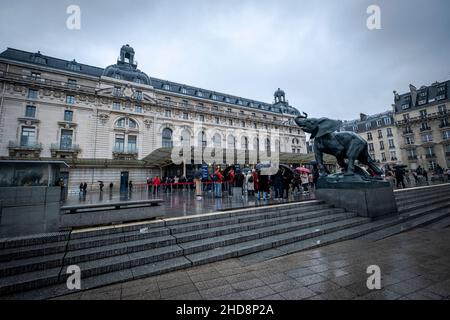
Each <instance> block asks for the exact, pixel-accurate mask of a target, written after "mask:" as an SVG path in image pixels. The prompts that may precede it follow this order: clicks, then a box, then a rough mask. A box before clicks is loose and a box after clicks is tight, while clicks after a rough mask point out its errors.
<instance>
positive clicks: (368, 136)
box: [367, 132, 373, 141]
mask: <svg viewBox="0 0 450 320" xmlns="http://www.w3.org/2000/svg"><path fill="white" fill-rule="evenodd" d="M372 139H373V138H372V133H371V132H368V133H367V141H371V140H372Z"/></svg>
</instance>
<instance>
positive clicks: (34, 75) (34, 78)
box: [31, 72, 41, 80]
mask: <svg viewBox="0 0 450 320" xmlns="http://www.w3.org/2000/svg"><path fill="white" fill-rule="evenodd" d="M40 78H41V74H40V73H39V72H32V73H31V79H33V80H38V79H40Z"/></svg>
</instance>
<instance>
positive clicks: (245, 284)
mask: <svg viewBox="0 0 450 320" xmlns="http://www.w3.org/2000/svg"><path fill="white" fill-rule="evenodd" d="M265 285H266V284H265V283H264V282H262V281H261V280H260V279H258V278H254V279H250V280H246V281H241V282H235V283H233V284H231V286H232V287H233V288H234V289H236V290H238V291H242V290H248V289H252V288H257V287H262V286H265Z"/></svg>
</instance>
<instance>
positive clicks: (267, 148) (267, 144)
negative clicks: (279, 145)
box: [265, 138, 270, 154]
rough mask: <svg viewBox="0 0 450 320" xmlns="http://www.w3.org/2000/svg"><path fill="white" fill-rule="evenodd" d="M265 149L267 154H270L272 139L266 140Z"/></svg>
mask: <svg viewBox="0 0 450 320" xmlns="http://www.w3.org/2000/svg"><path fill="white" fill-rule="evenodd" d="M265 149H266V152H267V154H270V139H269V138H267V139H266V143H265Z"/></svg>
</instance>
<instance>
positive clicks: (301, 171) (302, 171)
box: [295, 167, 311, 173]
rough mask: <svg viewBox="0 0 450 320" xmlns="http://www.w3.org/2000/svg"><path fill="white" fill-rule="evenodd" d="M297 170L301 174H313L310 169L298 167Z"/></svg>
mask: <svg viewBox="0 0 450 320" xmlns="http://www.w3.org/2000/svg"><path fill="white" fill-rule="evenodd" d="M295 170H296V171H298V172H300V173H310V172H311V171H310V170H309V169H308V168H305V167H298V168H295Z"/></svg>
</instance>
